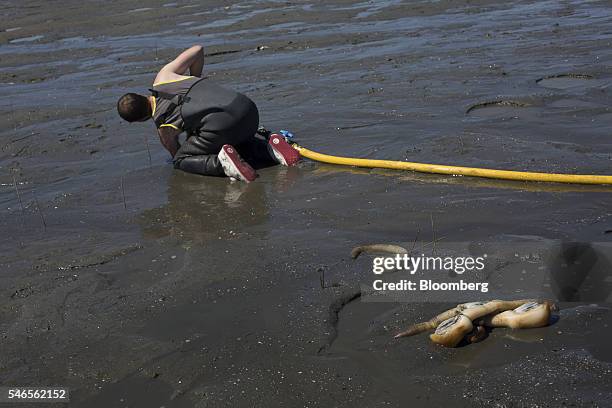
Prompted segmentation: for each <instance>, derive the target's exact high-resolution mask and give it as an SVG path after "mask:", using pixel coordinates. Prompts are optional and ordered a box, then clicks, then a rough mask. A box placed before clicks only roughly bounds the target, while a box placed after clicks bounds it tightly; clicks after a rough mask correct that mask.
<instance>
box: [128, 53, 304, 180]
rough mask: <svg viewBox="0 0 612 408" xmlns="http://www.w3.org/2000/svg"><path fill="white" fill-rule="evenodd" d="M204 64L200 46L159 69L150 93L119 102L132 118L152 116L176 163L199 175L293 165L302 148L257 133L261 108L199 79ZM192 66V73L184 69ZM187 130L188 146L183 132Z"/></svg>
mask: <svg viewBox="0 0 612 408" xmlns="http://www.w3.org/2000/svg"><path fill="white" fill-rule="evenodd" d="M203 65H204V53H203V50H202V47H201V46H194V47H191V48H189V49H188V50H186V51H184V52H183V53H181V54H180V55H179V56H178V57H177V58H176V59H175V60H174V61H172V62H170V63H169V64H167V65H166V66H164V67H163V68H162V69H161V70H160V71H159V73H158V74H157V76H156V78H155V81H154V83H153V88H152V89H151V93H152V95H151V96H148V97H145V96H142V95H138V94H134V93H128V94H125V95H123V96H122V97H121V98H120V99H119V101H118V103H117V110H118V111H119V115H120V116H121V117H122V118H123V119H125V120H127V121H129V122H142V121H146V120H148V119H150V118H153V120H154V122H155V125H156V127H157V131H158V134H159V138H160V141H161V143H162V145H163V146H164V147H165V148H166V149H167V150H168V151H169V152H170V154H171V155H172V158H173V162H174V167H175V168H178V169H181V170H184V171H187V172H190V173H196V174H204V175H210V176H224V175H225V176H229V177H233V178H236V179H239V180H243V181H246V182H250V181H253V180H254V179H255V177H256V176H257V174H256V172H255V170H254V168H253V167H255V168H259V167H265V166H269V165H274V164H278V163H280V164H284V165H287V166H292V165H294V164H296V163H297V161H298V160H299V153H298V152H297V151H296V150H295V149H293V148H292V147H291V146H290V145H289V144H288V143H287V142H286V141H285V139H284V138H283V137H282V136H280V135H277V134H272V135H271V136H270V137H269V140H265V138H263V137H261V136H260V135H257V129H258V126H259V112H258V110H257V106H256V105H255V103H254V102H253V101H252V100H251V99H249V98H248V97H246V96H245V95H243V94H241V93H238V92H235V91H233V90H230V89H227V88H224V87H221V86H219V85H216V84H215V83H213V82H212V81H210V80H208V79H202V78H200V76H201V74H202V68H203ZM187 71H189V74H190V75H189V76H186V75H184V74H186V73H187ZM183 131H185V132H186V133H187V139H186V141H185V143H183V145H180V144H179V141H178V136H179V134H180V133H181V132H183Z"/></svg>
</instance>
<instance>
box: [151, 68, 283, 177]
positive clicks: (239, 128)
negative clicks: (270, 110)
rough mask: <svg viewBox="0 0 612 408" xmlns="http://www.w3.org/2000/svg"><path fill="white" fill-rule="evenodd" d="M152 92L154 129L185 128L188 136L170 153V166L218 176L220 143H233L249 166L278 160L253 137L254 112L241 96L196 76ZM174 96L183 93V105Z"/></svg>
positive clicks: (256, 114)
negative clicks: (155, 126)
mask: <svg viewBox="0 0 612 408" xmlns="http://www.w3.org/2000/svg"><path fill="white" fill-rule="evenodd" d="M196 87H197V88H196ZM190 90H191V91H190ZM152 91H153V94H154V96H155V101H156V103H155V110H154V112H153V119H154V120H155V124H156V125H157V127H158V128H160V127H164V126H170V127H172V128H174V129H177V130H185V131H186V132H187V140H186V141H185V143H183V145H182V146H181V147H180V148H179V150H178V151H177V153H176V155H175V156H174V159H173V161H174V167H175V168H178V169H181V170H184V171H187V172H189V173H197V174H204V175H210V176H223V175H225V173H224V171H223V168H222V167H221V163H220V162H219V159H218V157H217V154H218V153H219V151H220V150H221V147H222V146H223V145H224V144H230V145H232V146H234V147H235V148H236V150H237V151H238V153H240V155H241V156H242V158H243V159H244V160H245V161H246V162H247V163H249V164H250V165H251V166H252V167H254V168H261V167H266V166H270V165H274V164H277V163H276V161H275V159H274V157H273V156H272V155H271V154H270V152H269V151H268V143H267V141H266V140H264V139H263V138H260V137H259V136H257V127H258V126H259V112H258V110H257V106H256V105H255V103H254V102H253V101H252V100H251V99H249V98H248V97H246V96H245V95H243V94H241V93H238V92H235V91H233V90H230V89H227V88H224V87H221V86H219V85H217V84H215V83H213V82H211V81H210V80H207V79H206V80H201V79H200V78H196V77H188V78H186V79H183V80H179V81H172V82H166V83H160V84H155V85H154V86H153V89H152ZM173 95H179V96H185V95H187V99H186V101H185V102H184V103H183V105H182V107H181V105H180V104H177V103H176V102H177V99H174V100H171V98H172V96H173Z"/></svg>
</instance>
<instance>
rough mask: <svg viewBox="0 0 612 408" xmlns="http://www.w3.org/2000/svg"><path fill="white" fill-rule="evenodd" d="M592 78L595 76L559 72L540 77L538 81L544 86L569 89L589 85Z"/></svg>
mask: <svg viewBox="0 0 612 408" xmlns="http://www.w3.org/2000/svg"><path fill="white" fill-rule="evenodd" d="M592 79H593V76H592V75H588V74H559V75H549V76H546V77H543V78H540V79H538V80H536V83H537V84H538V85H540V86H543V87H544V88H553V89H569V88H574V87H578V86H585V85H588V84H589V81H590V80H592Z"/></svg>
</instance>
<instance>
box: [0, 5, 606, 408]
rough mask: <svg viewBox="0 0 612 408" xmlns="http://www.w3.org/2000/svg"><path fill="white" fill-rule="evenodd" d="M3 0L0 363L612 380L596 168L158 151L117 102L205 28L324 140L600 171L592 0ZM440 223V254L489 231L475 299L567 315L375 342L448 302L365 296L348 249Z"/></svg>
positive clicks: (81, 385) (15, 376)
mask: <svg viewBox="0 0 612 408" xmlns="http://www.w3.org/2000/svg"><path fill="white" fill-rule="evenodd" d="M5 11H6V13H7V19H6V20H7V21H8V22H9V23H10V24H8V25H6V26H3V28H2V29H0V90H2V93H3V95H4V98H2V101H0V112H1V113H2V114H1V115H0V125H1V126H0V147H1V150H0V203H1V206H0V227H1V229H2V232H3V234H2V235H1V236H0V255H1V258H0V259H1V260H0V274H1V275H0V276H1V279H2V285H1V286H0V289H1V290H0V336H1V337H0V338H1V342H2V343H1V344H2V354H1V356H0V385H28V386H34V385H45V384H57V385H64V386H67V387H69V388H71V390H72V401H71V403H70V406H75V407H111V406H112V407H128V406H129V407H157V406H164V407H166V408H168V407H211V406H320V407H329V406H355V405H360V406H368V407H370V406H371V407H374V406H399V405H400V404H401V405H407V404H408V405H411V406H424V407H425V406H440V405H442V404H444V405H445V406H453V407H455V406H456V407H463V406H471V407H473V406H483V407H484V406H517V407H523V406H544V407H546V406H560V405H562V404H565V405H566V406H606V405H607V404H608V403H609V400H610V397H611V396H612V387H611V386H610V384H612V381H611V378H610V377H611V376H612V364H611V363H612V348H611V347H610V346H609V344H608V342H607V339H609V336H610V334H612V333H611V331H612V313H611V312H610V307H611V306H610V302H611V301H612V300H611V295H610V294H611V293H612V291H611V289H612V288H610V282H609V279H610V268H609V267H610V265H611V264H612V249H611V245H612V244H611V241H610V238H612V235H611V234H609V233H608V234H606V233H605V231H608V230H610V229H612V212H611V211H610V202H611V193H610V190H609V189H606V188H599V187H580V186H556V185H544V184H532V185H528V184H523V183H514V182H499V183H497V182H492V181H488V180H478V179H459V178H453V177H445V176H431V175H418V174H407V173H406V174H402V173H397V172H392V171H369V170H363V169H350V168H340V167H335V166H328V165H322V164H316V163H313V162H308V161H305V162H303V163H302V164H300V166H299V167H297V168H291V169H283V168H270V169H265V170H263V171H261V177H260V178H259V179H258V180H257V181H256V182H255V183H253V184H251V185H248V186H246V185H240V184H230V183H229V182H228V181H227V180H225V179H217V178H202V177H197V176H193V175H189V174H184V173H180V172H177V171H174V170H173V169H172V166H171V165H170V164H169V163H168V162H167V159H168V157H167V153H165V152H164V151H163V149H162V147H161V146H160V145H159V143H158V142H157V140H156V136H155V134H154V129H153V125H152V124H133V125H128V124H126V123H123V122H121V121H120V119H119V118H118V117H117V115H116V113H115V102H116V99H117V97H118V96H119V95H121V94H122V93H124V92H127V91H141V92H144V90H145V89H146V88H147V87H148V86H149V85H150V82H151V81H152V79H153V75H154V72H155V70H156V69H159V67H160V66H161V65H163V64H164V63H165V61H167V60H168V59H169V58H171V57H172V56H174V55H175V54H176V53H177V52H178V51H179V50H180V49H182V48H184V47H186V46H188V45H191V44H193V43H201V44H202V45H204V47H205V52H206V53H207V57H206V62H205V72H206V73H207V74H208V75H209V77H210V78H211V79H213V80H216V81H218V82H220V83H222V84H226V85H229V86H233V87H234V88H236V89H238V90H240V91H241V92H245V93H247V94H248V95H249V96H250V97H252V98H253V99H254V100H255V101H256V102H257V104H258V106H259V108H260V112H261V116H262V123H263V124H265V125H266V126H268V127H269V128H288V129H290V130H292V131H293V132H294V133H296V134H297V135H298V138H299V139H298V140H299V141H300V143H302V144H304V145H305V146H308V147H312V148H313V149H316V150H320V151H323V152H326V153H330V154H341V155H347V156H359V157H368V158H385V159H393V160H410V161H424V162H431V163H449V164H456V165H466V166H485V167H495V168H508V169H517V170H518V169H521V170H533V171H550V172H570V173H592V174H598V173H599V174H610V173H611V172H610V168H611V166H610V163H611V160H612V159H611V158H612V144H611V143H610V139H609V133H610V132H609V131H610V129H611V128H612V113H611V112H610V107H609V101H610V92H611V90H612V87H610V86H609V84H610V83H611V81H612V76H611V75H610V72H609V68H610V64H611V63H612V51H611V50H612V48H610V42H611V41H612V34H611V33H610V32H609V30H608V28H609V26H610V22H612V11H611V10H610V8H609V6H608V5H607V3H606V2H603V1H593V2H588V3H585V2H578V1H567V2H562V3H559V2H534V1H516V2H509V3H508V2H507V3H504V4H498V3H497V2H492V1H485V0H482V1H480V0H479V1H469V2H451V1H438V2H434V1H417V2H400V1H381V2H365V3H358V2H349V1H342V0H335V1H333V2H314V3H313V2H278V1H257V2H246V3H232V4H228V3H224V2H206V5H203V4H197V3H189V2H177V3H176V4H175V3H171V2H169V1H164V2H158V1H146V2H144V3H143V2H141V3H138V5H137V6H135V5H134V3H133V2H127V1H119V2H110V3H108V4H105V5H104V7H100V5H99V3H96V2H82V1H81V2H76V1H62V2H61V7H60V6H58V5H57V4H56V3H53V4H51V3H50V2H42V1H27V2H25V3H18V2H14V1H9V2H8V5H7V7H6V9H5ZM258 46H265V48H263V49H262V48H260V50H258V49H257V47H258ZM568 74H573V75H568ZM542 78H545V79H544V80H542ZM538 80H539V81H538ZM496 100H512V101H518V103H515V104H514V105H512V104H506V105H503V104H501V105H499V104H498V105H495V104H487V102H491V101H496ZM438 239H441V241H439V243H438V246H437V250H438V251H447V252H449V253H450V252H452V251H455V252H457V253H459V252H460V251H461V250H463V248H467V249H465V250H468V249H469V250H473V251H475V252H477V251H478V250H480V249H479V248H481V247H486V246H487V245H489V246H490V248H491V251H493V252H491V254H493V255H492V259H493V260H492V261H491V262H490V265H489V266H490V269H487V271H488V273H490V275H489V276H488V279H490V280H491V282H493V284H492V290H491V292H490V296H487V297H506V298H512V297H523V296H539V295H541V294H542V293H546V294H549V295H551V297H555V298H556V299H557V300H559V302H560V305H561V308H562V309H561V312H560V313H561V314H560V318H559V320H558V321H557V322H556V323H555V324H554V325H552V326H550V327H546V328H542V329H534V330H532V331H529V332H524V333H513V332H510V331H507V330H496V331H494V332H493V333H492V334H491V336H490V337H489V338H488V339H487V340H486V341H485V342H483V343H481V344H478V345H472V346H467V347H462V348H458V349H442V348H440V347H436V346H435V345H433V344H431V343H430V342H429V340H428V339H427V336H424V335H423V336H419V337H414V338H410V339H402V340H401V341H392V340H391V339H392V335H393V334H394V333H395V332H397V331H398V330H401V329H403V328H405V327H406V326H407V325H409V324H412V323H413V322H415V321H419V320H423V319H427V318H429V317H431V316H432V315H433V314H435V313H436V312H438V311H440V310H444V309H445V308H447V307H449V306H452V305H453V302H454V303H457V302H458V301H459V300H460V299H454V298H453V299H451V298H449V297H442V298H441V299H438V298H436V299H433V300H430V301H424V300H422V299H419V300H418V301H412V302H379V301H376V302H374V301H368V300H367V299H363V297H364V296H361V294H362V287H364V286H368V285H371V281H372V280H373V275H372V273H371V266H372V265H371V262H372V259H371V257H368V256H362V257H360V258H359V259H358V260H352V259H351V258H350V251H351V249H352V248H353V247H354V246H356V245H359V244H363V243H375V242H385V243H387V242H388V243H400V244H405V245H412V243H413V242H414V241H418V243H419V245H424V246H425V245H427V244H428V243H431V242H433V241H436V240H438ZM450 243H459V244H460V245H459V247H457V246H453V245H451V244H450ZM518 246H520V248H521V252H520V253H521V254H528V255H530V256H531V257H525V258H523V259H521V260H519V261H517V260H516V259H514V258H513V256H514V253H513V252H512V251H513V248H514V247H518ZM428 248H429V249H428V250H430V249H431V247H428ZM457 248H459V249H457ZM526 248H527V249H526ZM529 248H532V250H529ZM551 248H552V249H551ZM551 254H552V255H551ZM536 256H537V258H534V257H536ZM540 267H542V268H545V269H542V268H540ZM566 267H567V268H569V269H567V270H569V271H570V272H568V273H569V274H570V275H571V274H574V273H576V274H579V276H582V275H580V274H585V275H584V276H586V278H584V279H582V278H575V279H574V278H568V276H570V275H566V274H564V273H565V272H563V273H561V275H558V274H557V273H558V272H556V271H565V269H563V268H566ZM538 268H540V269H538ZM523 270H525V271H526V272H525V273H523ZM538 271H539V272H538ZM559 273H560V272H559ZM572 276H574V275H572ZM534 277H535V278H537V279H539V280H538V281H537V282H535V281H533V280H530V279H531V278H534ZM419 278H427V277H423V276H421V277H419ZM534 282H535V283H534ZM470 296H476V297H479V295H478V294H471V295H470ZM466 297H467V295H466ZM480 297H482V294H480ZM461 300H463V299H461ZM467 300H471V299H467V298H466V299H465V301H467ZM502 385H503V392H502V391H500V390H502V389H501V388H500V387H501V386H502ZM20 406H27V404H21V405H20Z"/></svg>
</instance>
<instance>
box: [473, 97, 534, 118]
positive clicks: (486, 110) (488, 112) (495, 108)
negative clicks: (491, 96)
mask: <svg viewBox="0 0 612 408" xmlns="http://www.w3.org/2000/svg"><path fill="white" fill-rule="evenodd" d="M530 106H532V105H531V104H529V103H526V102H521V101H516V100H509V99H500V100H495V101H487V102H480V103H477V104H474V105H472V106H470V107H469V108H468V110H466V111H465V114H466V115H472V114H476V113H477V115H478V116H481V117H484V116H488V117H491V116H495V117H497V116H509V117H518V112H519V111H520V110H521V109H523V108H528V107H530Z"/></svg>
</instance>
